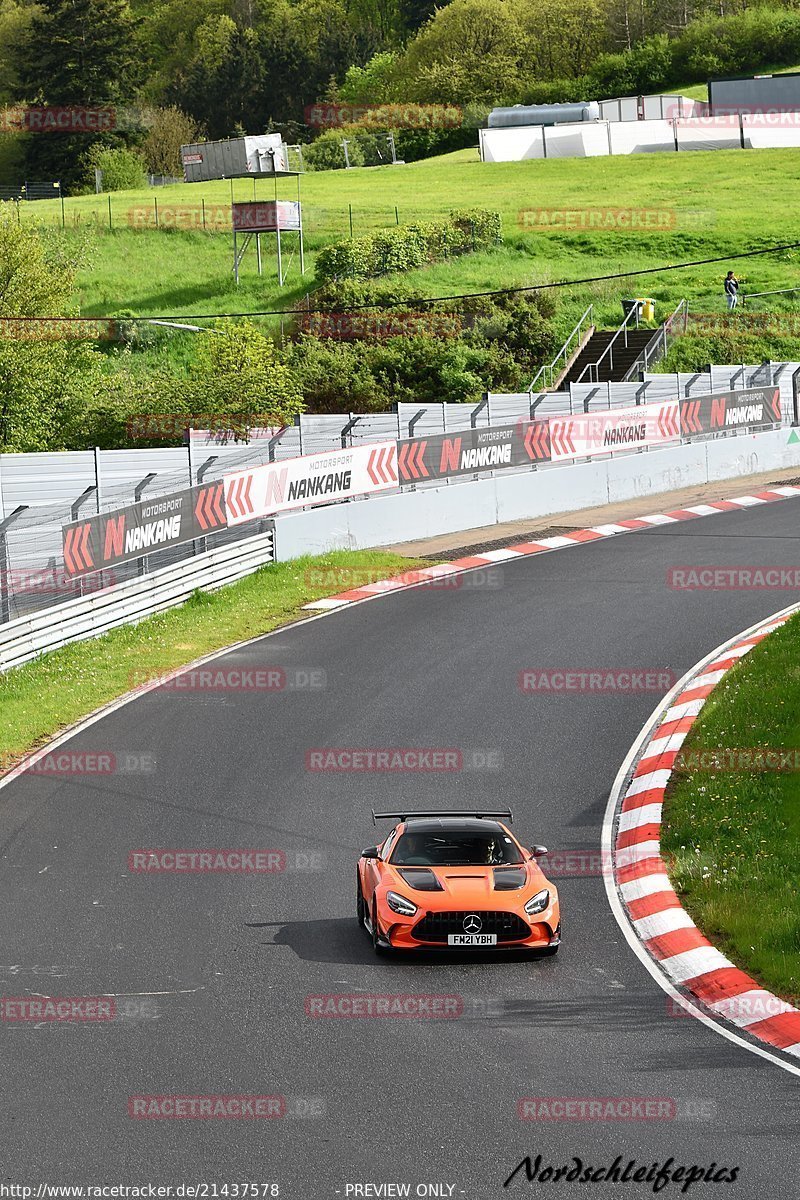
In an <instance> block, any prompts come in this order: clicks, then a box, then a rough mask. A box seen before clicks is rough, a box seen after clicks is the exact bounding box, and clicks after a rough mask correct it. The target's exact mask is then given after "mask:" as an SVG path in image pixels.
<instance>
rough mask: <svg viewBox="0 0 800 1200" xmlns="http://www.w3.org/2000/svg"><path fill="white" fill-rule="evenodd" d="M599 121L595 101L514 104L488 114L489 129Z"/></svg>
mask: <svg viewBox="0 0 800 1200" xmlns="http://www.w3.org/2000/svg"><path fill="white" fill-rule="evenodd" d="M599 120H600V105H599V104H598V103H597V101H596V100H589V101H585V102H584V101H575V103H574V104H515V105H514V106H513V108H493V109H492V111H491V112H490V113H489V128H490V129H507V128H509V127H511V126H514V125H564V124H574V123H575V122H576V121H599Z"/></svg>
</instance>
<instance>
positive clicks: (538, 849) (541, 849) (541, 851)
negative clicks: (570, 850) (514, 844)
mask: <svg viewBox="0 0 800 1200" xmlns="http://www.w3.org/2000/svg"><path fill="white" fill-rule="evenodd" d="M547 853H548V850H547V846H531V854H532V855H533V857H534V858H544V856H545V854H547Z"/></svg>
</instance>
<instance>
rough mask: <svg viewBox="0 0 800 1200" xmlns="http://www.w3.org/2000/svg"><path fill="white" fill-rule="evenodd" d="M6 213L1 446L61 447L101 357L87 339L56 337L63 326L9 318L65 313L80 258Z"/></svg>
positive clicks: (8, 208) (1, 244)
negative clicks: (20, 223) (76, 339)
mask: <svg viewBox="0 0 800 1200" xmlns="http://www.w3.org/2000/svg"><path fill="white" fill-rule="evenodd" d="M12 208H13V206H12V205H10V204H7V205H4V204H0V322H2V323H1V324H0V445H2V448H3V449H4V450H16V451H28V450H60V449H63V448H65V446H66V445H67V444H68V430H69V428H70V426H71V425H72V423H73V422H74V420H75V419H76V414H77V413H78V412H79V411H80V409H81V407H82V405H83V404H84V403H85V401H86V400H87V399H88V396H89V395H90V394H91V390H92V386H93V382H94V380H95V379H96V378H97V373H98V364H99V358H100V356H99V355H98V354H97V352H96V351H95V350H93V349H92V348H91V347H90V346H89V345H88V344H87V343H86V342H81V341H72V340H70V341H60V340H55V339H56V338H57V337H58V334H59V332H60V331H61V330H63V328H64V326H62V325H60V324H58V323H55V322H54V323H51V324H50V325H46V324H44V323H42V324H38V323H33V322H27V321H26V322H20V323H19V324H15V323H13V318H15V317H20V316H47V317H50V316H70V315H72V314H73V313H74V311H75V308H74V299H73V295H74V288H75V272H76V270H77V268H78V266H79V265H80V262H81V253H80V250H78V252H77V253H76V252H75V251H69V250H68V249H67V247H66V245H65V243H64V242H62V241H61V240H60V239H59V238H58V237H57V236H55V235H53V234H52V233H43V232H41V231H39V230H37V229H35V228H33V227H32V226H28V225H22V226H21V225H19V224H17V221H16V218H15V215H14V214H13V211H12ZM9 318H10V320H9ZM51 339H52V340H51Z"/></svg>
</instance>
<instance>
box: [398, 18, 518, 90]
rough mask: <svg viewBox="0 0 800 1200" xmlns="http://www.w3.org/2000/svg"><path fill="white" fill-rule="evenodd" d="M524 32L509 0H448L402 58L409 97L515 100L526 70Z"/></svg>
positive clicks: (401, 72) (400, 72)
mask: <svg viewBox="0 0 800 1200" xmlns="http://www.w3.org/2000/svg"><path fill="white" fill-rule="evenodd" d="M523 43H524V37H523V31H522V27H521V26H520V23H519V21H518V19H517V5H516V3H513V4H512V2H511V0H452V3H451V4H449V5H448V6H447V7H446V8H442V9H437V11H436V13H435V15H434V16H433V17H432V18H431V20H430V21H429V22H428V23H427V25H425V26H423V28H422V29H421V30H420V32H419V33H418V34H417V36H416V38H415V39H414V40H413V42H411V43H409V45H408V48H407V49H406V52H405V54H404V55H403V56H402V58H401V61H400V64H399V68H398V74H399V76H400V77H401V79H402V80H403V81H404V82H405V84H406V96H407V98H408V99H409V100H418V101H420V102H422V103H443V104H461V105H464V104H468V103H481V102H484V101H486V102H488V103H493V102H495V101H496V100H497V98H498V96H501V95H502V96H504V97H505V98H507V99H512V98H516V96H517V95H518V94H519V92H520V89H521V85H522V80H523V78H524V76H525V74H527V69H526V68H525V65H524V63H523Z"/></svg>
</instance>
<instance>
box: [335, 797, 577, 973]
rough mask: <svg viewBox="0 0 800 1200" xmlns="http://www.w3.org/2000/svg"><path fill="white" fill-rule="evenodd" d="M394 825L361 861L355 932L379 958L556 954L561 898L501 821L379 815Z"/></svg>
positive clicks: (475, 816) (537, 853)
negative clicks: (465, 952)
mask: <svg viewBox="0 0 800 1200" xmlns="http://www.w3.org/2000/svg"><path fill="white" fill-rule="evenodd" d="M372 817H373V820H374V821H382V820H396V821H397V822H398V823H397V824H396V825H395V826H394V828H393V829H392V831H391V833H390V834H389V836H388V837H387V838H386V839H385V841H384V842H383V843H382V844H381V845H380V846H370V847H369V849H367V850H364V851H362V854H361V857H360V859H359V860H358V892H357V896H358V899H357V904H358V923H359V925H361V926H363V927H364V928H365V929H366V930H367V932H368V934H369V935H370V937H371V938H372V945H373V949H374V950H375V953H376V954H381V953H386V952H387V951H389V950H414V949H419V948H422V947H424V948H427V949H429V950H431V949H457V950H459V949H464V948H474V949H481V950H482V949H487V948H490V947H498V948H499V947H510V948H513V949H523V950H536V951H538V952H539V954H542V955H549V954H555V953H556V952H557V950H558V947H559V945H560V944H561V916H560V912H559V905H558V892H557V891H556V889H555V888H554V887H553V885H552V883H550V882H549V881H548V880H547V879H546V878H545V876H544V875H543V874H542V871H541V869H540V867H539V864H538V863H537V861H536V860H537V858H540V857H541V856H542V855H543V854H546V853H547V849H546V848H545V847H544V846H534V847H533V848H532V849H531V850H527V849H526V848H525V847H524V846H522V845H520V843H519V842H518V841H517V839H516V838H515V837H514V835H513V834H512V833H511V831H510V830H509V829H508V828H507V826H506V825H505V824H503V822H502V821H501V820H500V819H499V818H500V817H503V818H505V819H506V820H507V821H508V822H509V823H510V822H511V820H512V818H511V813H510V812H509V811H508V810H504V811H502V812H496V811H482V812H459V811H441V810H440V811H425V812H410V811H405V812H382V813H376V812H373V814H372Z"/></svg>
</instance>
